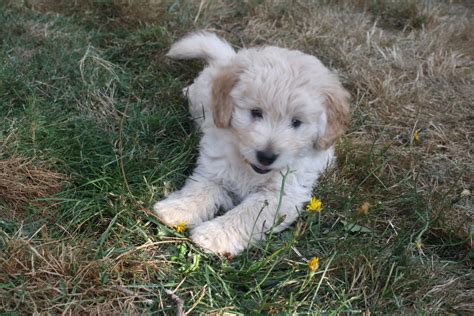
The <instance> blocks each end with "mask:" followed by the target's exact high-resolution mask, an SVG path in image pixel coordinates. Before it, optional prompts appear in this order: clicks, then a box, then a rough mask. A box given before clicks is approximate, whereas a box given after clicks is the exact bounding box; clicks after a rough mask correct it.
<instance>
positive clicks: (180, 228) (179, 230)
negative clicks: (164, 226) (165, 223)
mask: <svg viewBox="0 0 474 316" xmlns="http://www.w3.org/2000/svg"><path fill="white" fill-rule="evenodd" d="M174 229H175V230H176V232H177V233H180V234H182V233H184V231H185V230H186V223H185V222H182V223H180V224H178V225H175V226H174Z"/></svg>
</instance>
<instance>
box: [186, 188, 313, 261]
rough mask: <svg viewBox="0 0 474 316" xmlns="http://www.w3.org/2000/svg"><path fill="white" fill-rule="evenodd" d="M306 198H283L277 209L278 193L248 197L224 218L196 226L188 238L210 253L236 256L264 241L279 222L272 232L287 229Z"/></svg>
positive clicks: (223, 216) (257, 194)
mask: <svg viewBox="0 0 474 316" xmlns="http://www.w3.org/2000/svg"><path fill="white" fill-rule="evenodd" d="M305 198H306V197H305V196H301V195H300V196H290V195H285V196H283V199H282V203H281V205H280V208H279V210H278V204H279V192H274V193H272V192H265V193H263V192H262V193H254V194H251V195H249V196H248V197H247V198H246V199H245V200H244V201H243V202H242V203H241V204H239V205H238V206H236V207H235V208H234V209H232V210H230V211H229V212H227V213H226V214H225V215H222V216H220V217H217V218H215V219H213V220H211V221H208V222H204V223H202V224H200V225H198V226H197V227H196V228H194V229H193V230H192V231H191V239H192V240H193V241H194V242H195V243H196V244H198V245H199V246H201V247H202V248H204V249H206V250H209V251H211V252H215V253H220V254H225V253H228V254H231V255H236V254H238V253H239V252H241V251H242V250H244V249H245V248H246V247H247V246H248V245H249V244H250V243H252V242H254V241H258V240H262V239H264V238H265V233H266V232H268V231H269V230H270V229H271V228H272V226H274V224H275V223H279V222H280V221H281V219H283V218H284V219H283V222H281V223H280V224H279V225H278V226H277V227H275V231H281V230H283V229H285V228H286V227H288V226H289V225H290V224H291V223H292V222H293V221H294V220H295V219H296V218H297V217H298V210H297V207H300V206H301V205H302V204H303V202H304V201H305ZM277 210H278V212H277Z"/></svg>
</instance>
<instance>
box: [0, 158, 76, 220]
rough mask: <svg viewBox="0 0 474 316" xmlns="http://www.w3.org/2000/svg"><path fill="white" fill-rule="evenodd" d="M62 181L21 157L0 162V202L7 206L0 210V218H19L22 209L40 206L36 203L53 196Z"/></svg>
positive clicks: (57, 176)
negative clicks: (27, 206)
mask: <svg viewBox="0 0 474 316" xmlns="http://www.w3.org/2000/svg"><path fill="white" fill-rule="evenodd" d="M66 180H67V176H65V175H64V174H61V173H58V172H54V171H52V170H51V169H49V168H48V167H47V166H45V165H44V164H41V163H37V162H36V163H34V162H33V161H31V160H28V159H25V158H22V157H18V156H15V157H10V158H8V159H4V160H0V199H1V200H4V201H5V202H6V203H7V204H8V205H9V206H10V207H11V208H0V218H16V219H19V218H21V217H22V216H21V215H20V214H22V212H21V210H20V209H21V207H22V206H25V205H28V204H33V205H35V204H36V205H38V204H40V203H41V202H40V201H39V200H41V199H44V198H48V197H51V196H52V195H53V194H55V193H57V192H58V191H59V190H60V189H61V188H62V187H63V185H64V184H65V181H66ZM23 219H24V218H23Z"/></svg>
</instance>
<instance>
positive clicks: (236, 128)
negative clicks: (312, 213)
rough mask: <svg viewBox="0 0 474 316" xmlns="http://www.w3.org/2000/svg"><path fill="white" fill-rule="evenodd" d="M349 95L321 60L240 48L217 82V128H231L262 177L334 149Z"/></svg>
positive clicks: (275, 50)
mask: <svg viewBox="0 0 474 316" xmlns="http://www.w3.org/2000/svg"><path fill="white" fill-rule="evenodd" d="M348 97H349V94H348V93H347V91H346V90H344V88H343V87H342V86H341V84H340V82H339V80H338V79H337V77H336V76H335V75H334V74H332V73H331V72H330V71H329V70H328V69H327V68H325V67H324V66H323V65H322V64H321V63H320V62H319V60H318V59H316V58H315V57H313V56H309V55H306V54H303V53H301V52H298V51H289V50H286V49H282V48H277V47H265V48H260V49H255V48H254V49H247V50H241V51H240V52H239V53H238V54H237V56H236V57H235V58H234V59H233V60H232V63H231V64H228V65H225V66H221V67H220V68H219V69H218V71H217V74H216V76H215V77H214V80H213V83H212V104H211V109H212V114H213V119H214V123H215V125H216V127H218V128H227V129H229V130H230V131H231V132H232V134H233V137H234V141H235V145H236V147H237V148H238V151H239V153H240V154H241V156H242V157H243V158H244V159H245V161H246V162H247V163H248V164H249V165H250V166H251V167H252V168H253V170H254V171H255V172H257V173H261V174H263V173H268V172H270V171H272V170H281V169H284V168H286V167H288V166H290V165H291V164H292V163H293V162H294V161H295V160H296V159H299V158H301V157H303V156H305V155H307V154H309V153H310V152H311V151H312V150H323V149H327V148H329V147H331V146H332V145H333V144H334V142H335V141H336V140H337V139H338V138H339V136H341V134H342V133H343V131H344V126H345V121H346V118H347V115H348V113H349V104H348Z"/></svg>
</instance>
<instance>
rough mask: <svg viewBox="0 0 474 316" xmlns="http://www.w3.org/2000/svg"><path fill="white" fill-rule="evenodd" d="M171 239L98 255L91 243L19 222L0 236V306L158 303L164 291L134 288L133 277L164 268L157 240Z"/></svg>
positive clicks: (97, 308) (103, 309) (87, 308)
mask: <svg viewBox="0 0 474 316" xmlns="http://www.w3.org/2000/svg"><path fill="white" fill-rule="evenodd" d="M173 242H177V241H175V240H173V239H169V240H164V241H162V242H157V243H151V242H150V243H145V244H143V245H141V246H139V247H137V248H136V249H133V250H131V251H129V252H127V253H123V254H119V255H110V256H106V257H104V258H101V259H97V258H96V257H95V253H94V252H93V251H91V249H93V247H94V245H93V244H87V243H85V242H83V243H76V241H74V240H73V239H71V238H62V239H54V240H53V239H51V238H49V237H48V229H47V227H46V226H42V227H41V228H40V229H38V230H37V231H36V232H35V233H34V234H33V235H32V236H25V235H24V233H23V231H22V228H20V229H19V230H18V231H17V232H16V233H15V234H14V235H13V236H10V237H9V236H0V245H1V246H2V249H3V251H2V252H1V253H0V283H2V284H3V285H8V286H5V287H3V288H0V306H1V307H2V309H3V310H16V311H17V312H21V313H26V314H34V313H39V312H41V313H53V314H57V313H62V314H67V313H69V314H80V313H86V314H110V313H111V314H114V313H117V312H118V311H127V313H130V314H139V313H140V310H143V308H147V307H151V306H152V305H154V304H157V305H158V306H163V304H164V301H165V302H166V301H167V300H169V298H168V297H161V296H160V295H159V293H158V292H157V291H154V290H153V289H148V288H146V287H141V288H135V289H134V288H133V283H134V282H137V283H141V284H149V283H152V282H153V279H152V277H151V275H150V274H153V272H154V271H155V270H157V269H158V268H159V269H160V270H161V271H163V272H164V271H166V269H165V266H166V263H167V261H165V260H163V258H162V257H161V256H160V251H159V250H160V247H161V245H162V244H166V243H173ZM144 258H146V259H147V260H144ZM25 279H27V282H25ZM109 279H111V280H113V282H114V284H113V285H111V284H110V282H108V280H109ZM121 280H128V281H129V284H124V283H122V281H121ZM128 285H132V288H129V287H128ZM105 298H106V299H105Z"/></svg>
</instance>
